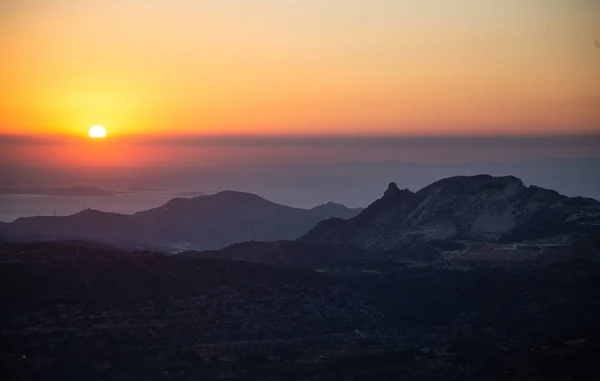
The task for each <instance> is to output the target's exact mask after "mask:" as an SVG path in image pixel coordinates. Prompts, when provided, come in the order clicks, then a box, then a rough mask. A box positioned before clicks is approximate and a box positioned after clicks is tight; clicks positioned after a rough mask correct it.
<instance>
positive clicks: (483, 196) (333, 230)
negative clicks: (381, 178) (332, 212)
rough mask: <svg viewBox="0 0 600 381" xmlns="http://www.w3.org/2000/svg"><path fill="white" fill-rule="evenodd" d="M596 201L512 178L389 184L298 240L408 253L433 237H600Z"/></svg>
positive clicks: (484, 239) (504, 239) (599, 210)
mask: <svg viewBox="0 0 600 381" xmlns="http://www.w3.org/2000/svg"><path fill="white" fill-rule="evenodd" d="M599 229H600V202H598V201H597V200H593V199H588V198H581V197H566V196H563V195H560V194H559V193H557V192H555V191H552V190H548V189H543V188H539V187H536V186H525V185H524V184H523V182H522V181H521V180H519V179H517V178H516V177H513V176H505V177H492V176H487V175H479V176H469V177H467V176H458V177H452V178H447V179H443V180H440V181H437V182H435V183H433V184H431V185H429V186H427V187H425V188H423V189H421V190H420V191H418V192H416V193H413V192H410V191H408V190H400V189H398V187H397V186H396V185H395V184H394V183H392V184H390V186H389V188H388V190H387V191H386V192H385V194H384V196H383V197H382V198H380V199H379V200H377V201H375V202H374V203H373V204H371V205H369V207H368V208H366V209H365V210H364V211H363V212H362V213H360V214H359V215H357V216H355V217H353V218H350V219H348V220H346V221H344V220H340V219H330V220H327V221H323V222H320V223H319V224H318V225H317V226H315V227H314V228H313V229H312V230H311V231H310V232H308V233H307V234H305V235H304V236H303V237H301V238H300V240H301V241H303V242H309V243H318V244H334V245H344V244H350V245H355V246H358V247H362V248H368V249H397V248H405V247H407V246H410V245H413V244H415V243H418V242H427V241H430V240H434V239H445V240H471V241H480V242H513V241H523V240H529V239H538V240H539V239H551V238H552V237H558V236H562V237H566V238H568V237H569V236H572V235H577V234H597V233H598V232H600V230H599Z"/></svg>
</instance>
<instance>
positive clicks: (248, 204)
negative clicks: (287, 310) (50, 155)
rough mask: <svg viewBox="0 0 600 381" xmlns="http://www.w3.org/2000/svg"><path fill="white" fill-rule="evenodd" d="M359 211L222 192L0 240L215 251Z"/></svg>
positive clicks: (295, 233)
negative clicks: (295, 204)
mask: <svg viewBox="0 0 600 381" xmlns="http://www.w3.org/2000/svg"><path fill="white" fill-rule="evenodd" d="M360 210H361V209H349V208H346V207H345V206H343V205H339V204H334V203H329V204H325V205H322V206H318V207H315V208H313V209H300V208H292V207H289V206H285V205H280V204H276V203H274V202H271V201H268V200H265V199H263V198H261V197H259V196H257V195H254V194H250V193H243V192H233V191H225V192H220V193H217V194H214V195H209V196H199V197H194V198H175V199H173V200H170V201H169V202H167V203H166V204H165V205H162V206H160V207H158V208H155V209H151V210H147V211H143V212H139V213H135V214H133V215H124V214H116V213H105V212H100V211H95V210H89V209H88V210H84V211H82V212H80V213H77V214H74V215H71V216H67V217H30V218H20V219H17V220H16V221H14V222H13V223H11V224H2V225H1V226H0V237H2V236H3V237H8V238H19V239H26V238H36V239H91V240H100V241H106V242H110V243H119V244H125V243H127V244H130V245H133V246H135V245H139V244H143V245H150V246H168V247H170V249H172V250H174V251H179V250H181V249H182V248H187V249H190V248H196V249H216V248H220V247H224V246H227V245H230V244H232V243H235V242H242V241H250V240H261V241H276V240H283V239H296V238H298V237H299V236H300V235H302V234H303V233H305V232H306V231H308V230H309V229H310V228H311V227H312V226H314V225H315V224H316V223H317V222H319V221H321V220H324V219H328V218H331V217H337V218H350V217H353V216H354V215H356V214H358V213H359V212H360Z"/></svg>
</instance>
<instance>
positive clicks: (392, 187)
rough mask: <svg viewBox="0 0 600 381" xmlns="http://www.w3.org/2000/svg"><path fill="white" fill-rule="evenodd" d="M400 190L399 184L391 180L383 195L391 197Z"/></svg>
mask: <svg viewBox="0 0 600 381" xmlns="http://www.w3.org/2000/svg"><path fill="white" fill-rule="evenodd" d="M398 192H400V188H398V185H396V183H395V182H391V183H390V184H389V185H388V187H387V189H386V190H385V192H384V193H383V197H386V198H387V197H391V196H393V195H395V194H396V193H398Z"/></svg>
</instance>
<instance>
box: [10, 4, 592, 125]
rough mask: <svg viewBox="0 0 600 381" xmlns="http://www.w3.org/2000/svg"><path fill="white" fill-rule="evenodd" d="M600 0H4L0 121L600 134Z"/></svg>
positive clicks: (26, 123)
mask: <svg viewBox="0 0 600 381" xmlns="http://www.w3.org/2000/svg"><path fill="white" fill-rule="evenodd" d="M598 20H600V1H595V0H502V1H498V0H438V1H434V0H419V1H414V0H406V1H404V0H370V1H364V0H327V1H323V0H296V1H294V0H252V1H247V0H228V1H225V0H223V1H202V0H170V1H158V0H154V1H152V0H104V1H91V0H78V1H76V0H55V1H51V0H47V1H43V0H28V1H23V0H3V1H2V2H1V3H0V63H1V64H0V83H1V84H2V86H0V134H28V135H31V134H42V133H43V134H57V135H82V134H85V133H86V132H87V129H88V128H89V127H90V126H91V125H94V124H101V125H104V126H105V127H106V128H107V129H108V130H109V133H110V134H111V135H112V136H118V135H134V136H135V135H145V136H163V135H173V134H184V135H185V134H195V135H220V134H224V135H228V134H229V135H231V134H243V135H253V134H259V135H260V134H270V135H286V134H289V135H303V134H310V135H315V134H316V135H323V134H325V135H337V134H350V135H370V134H394V135H460V134H477V135H479V134H483V135H498V134H533V135H535V134H578V133H600V112H598V109H600V107H598V105H600V49H598V48H596V47H595V46H594V41H595V40H597V39H600V24H599V23H598Z"/></svg>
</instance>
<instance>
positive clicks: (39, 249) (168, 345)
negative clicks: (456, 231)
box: [0, 242, 600, 381]
mask: <svg viewBox="0 0 600 381" xmlns="http://www.w3.org/2000/svg"><path fill="white" fill-rule="evenodd" d="M284 249H285V247H284ZM286 250H287V249H286ZM284 252H285V250H284ZM416 264H417V263H416V262H409V263H407V264H406V265H405V266H382V267H381V268H380V269H379V270H378V271H362V270H357V271H356V270H352V269H345V270H344V269H343V268H340V269H339V270H338V271H328V272H315V271H311V270H308V269H297V268H283V267H274V266H267V265H261V264H252V263H246V262H237V261H220V260H215V259H199V258H193V257H189V256H167V255H161V254H156V253H151V252H126V251H118V250H115V249H111V248H109V247H106V246H102V245H95V244H93V245H89V244H86V243H85V242H51V243H35V244H15V243H3V244H1V245H0V273H1V274H2V286H1V287H0V300H1V301H2V306H3V308H2V309H0V326H1V327H2V330H1V331H0V342H2V346H1V347H0V378H1V379H3V380H24V379H27V380H29V379H31V380H37V379H47V380H66V379H69V380H157V379H176V380H197V379H202V380H217V379H230V380H265V381H268V380H273V381H275V380H277V381H279V380H282V379H285V380H307V381H308V380H331V381H337V380H340V381H341V380H349V379H350V380H360V379H364V380H378V379H403V378H405V377H406V376H407V375H410V379H412V380H440V381H441V380H448V379H473V380H481V379H493V380H501V379H507V378H510V379H513V380H529V379H532V375H536V376H540V377H541V378H540V377H538V379H557V380H558V379H593V376H594V375H595V374H597V373H598V371H599V369H598V362H597V361H594V359H596V358H598V355H600V331H598V327H597V321H598V318H600V299H599V295H600V266H599V264H598V262H597V261H593V260H584V259H570V260H561V261H560V262H551V263H549V264H546V265H533V266H532V265H531V264H530V265H526V266H519V267H515V268H512V269H504V268H501V267H490V266H488V265H481V266H480V265H477V264H474V265H472V266H470V267H469V268H468V269H466V270H464V269H463V270H450V269H444V268H437V267H432V266H427V265H424V264H423V265H420V266H418V265H416ZM490 364H493V366H490ZM548 377H549V378H548Z"/></svg>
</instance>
